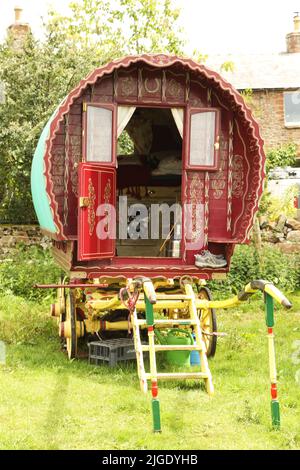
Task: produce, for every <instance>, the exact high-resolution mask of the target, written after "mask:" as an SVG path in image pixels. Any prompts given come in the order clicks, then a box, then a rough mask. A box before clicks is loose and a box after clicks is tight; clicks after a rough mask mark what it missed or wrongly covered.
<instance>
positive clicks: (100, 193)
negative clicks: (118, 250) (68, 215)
mask: <svg viewBox="0 0 300 470" xmlns="http://www.w3.org/2000/svg"><path fill="white" fill-rule="evenodd" d="M115 188H116V170H115V168H108V167H105V166H101V165H99V164H90V163H81V164H80V166H79V207H78V222H79V227H78V259H79V260H92V259H101V258H111V257H113V256H114V254H115V232H116V219H115V202H116V201H115V197H116V194H115V191H116V190H115Z"/></svg>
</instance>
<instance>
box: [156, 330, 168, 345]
mask: <svg viewBox="0 0 300 470" xmlns="http://www.w3.org/2000/svg"><path fill="white" fill-rule="evenodd" d="M154 333H155V336H156V337H157V339H158V341H159V342H160V344H167V340H166V338H165V337H164V335H162V334H161V333H160V332H159V331H158V330H156V329H155V330H154Z"/></svg>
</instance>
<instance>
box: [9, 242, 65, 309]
mask: <svg viewBox="0 0 300 470" xmlns="http://www.w3.org/2000/svg"><path fill="white" fill-rule="evenodd" d="M60 273H61V270H60V269H59V268H58V267H57V266H56V265H55V263H54V260H53V258H52V256H51V253H50V251H49V250H44V249H43V248H41V247H38V246H32V247H24V246H22V245H20V246H19V248H18V250H17V251H16V253H14V254H12V255H11V257H10V259H6V260H4V261H1V262H0V292H1V293H2V294H9V293H12V294H14V295H16V296H21V297H24V298H25V299H27V300H42V299H46V298H51V297H53V291H52V290H48V289H47V290H46V289H36V288H34V287H33V285H34V284H37V283H39V284H48V283H53V282H57V280H58V278H59V276H60Z"/></svg>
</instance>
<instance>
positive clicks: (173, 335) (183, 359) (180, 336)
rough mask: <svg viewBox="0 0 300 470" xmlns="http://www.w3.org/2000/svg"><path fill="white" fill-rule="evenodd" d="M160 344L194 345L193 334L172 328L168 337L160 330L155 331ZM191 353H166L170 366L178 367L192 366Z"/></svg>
mask: <svg viewBox="0 0 300 470" xmlns="http://www.w3.org/2000/svg"><path fill="white" fill-rule="evenodd" d="M154 332H155V336H156V337H157V339H158V341H159V343H160V344H166V345H167V344H168V345H171V344H172V345H176V344H180V345H193V344H194V339H193V337H192V335H191V333H190V332H189V331H187V330H183V329H182V328H171V329H170V330H169V331H168V333H167V334H166V335H164V334H162V333H161V332H160V331H159V330H154ZM190 354H191V351H166V352H165V357H166V360H167V362H168V363H169V364H172V365H176V366H190Z"/></svg>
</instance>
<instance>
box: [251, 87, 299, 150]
mask: <svg viewBox="0 0 300 470" xmlns="http://www.w3.org/2000/svg"><path fill="white" fill-rule="evenodd" d="M290 91H292V90H290ZM249 106H250V107H251V108H252V111H253V114H254V116H255V118H256V119H257V121H258V123H259V124H260V130H261V134H262V137H263V139H264V141H265V148H266V149H268V148H272V147H277V146H278V145H281V144H286V143H290V142H294V143H295V144H297V146H298V156H299V157H300V128H297V127H293V128H288V127H285V125H284V99H283V90H254V91H253V94H252V96H251V98H250V102H249Z"/></svg>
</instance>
